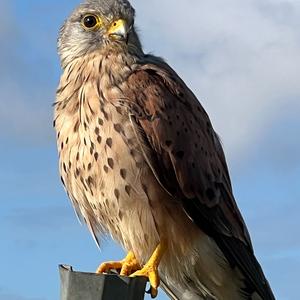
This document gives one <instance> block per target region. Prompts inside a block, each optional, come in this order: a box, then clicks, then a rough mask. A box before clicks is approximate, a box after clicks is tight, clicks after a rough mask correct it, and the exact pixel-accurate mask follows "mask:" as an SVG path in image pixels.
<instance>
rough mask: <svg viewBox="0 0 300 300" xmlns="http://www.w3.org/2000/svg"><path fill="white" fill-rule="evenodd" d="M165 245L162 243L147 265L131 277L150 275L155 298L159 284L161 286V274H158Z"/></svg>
mask: <svg viewBox="0 0 300 300" xmlns="http://www.w3.org/2000/svg"><path fill="white" fill-rule="evenodd" d="M165 248H166V247H165V245H164V243H160V244H159V245H158V246H157V248H156V249H155V251H154V252H153V254H152V255H151V257H150V259H149V261H148V262H147V263H146V264H145V266H144V267H143V268H142V269H141V270H138V271H136V272H135V273H133V274H131V275H130V277H135V276H145V277H148V279H149V282H150V285H151V288H150V293H151V297H152V298H155V297H156V296H157V294H158V291H157V289H158V286H159V282H160V279H159V275H158V265H159V263H160V260H161V258H162V256H163V254H164V252H165Z"/></svg>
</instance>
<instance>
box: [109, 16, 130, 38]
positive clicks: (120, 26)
mask: <svg viewBox="0 0 300 300" xmlns="http://www.w3.org/2000/svg"><path fill="white" fill-rule="evenodd" d="M126 31H127V22H126V21H125V20H123V19H119V20H117V21H114V22H113V23H112V24H111V25H110V27H109V29H108V32H107V33H108V34H109V35H113V34H118V33H121V32H122V33H123V32H124V33H126Z"/></svg>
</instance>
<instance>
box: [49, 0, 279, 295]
mask: <svg viewBox="0 0 300 300" xmlns="http://www.w3.org/2000/svg"><path fill="white" fill-rule="evenodd" d="M90 11H92V12H93V13H95V11H96V12H97V13H98V12H99V14H100V15H101V16H102V15H103V16H104V17H103V19H104V20H105V21H103V22H104V25H103V28H104V27H105V26H106V25H105V24H106V23H107V24H109V23H110V22H111V21H112V20H114V18H120V17H122V18H124V19H126V20H127V21H128V22H129V23H130V22H133V15H134V13H133V9H132V8H131V6H130V5H129V3H128V1H126V0H105V1H103V3H102V1H98V0H89V1H86V3H85V4H84V5H81V6H80V7H79V8H78V9H77V10H75V12H74V13H73V14H72V16H71V18H70V19H69V20H68V21H67V22H66V24H65V25H64V27H63V28H62V30H61V34H60V39H59V51H60V55H61V61H62V67H63V74H62V77H61V80H60V85H59V88H58V90H57V99H56V103H55V121H54V125H55V129H56V132H57V145H58V150H59V163H60V173H61V178H62V182H63V184H64V186H65V188H66V190H67V192H68V195H69V197H70V199H71V201H72V203H73V206H74V208H75V210H76V212H77V214H78V216H79V218H80V219H83V220H84V221H85V223H86V224H87V226H88V228H89V229H90V231H91V233H92V234H93V236H94V237H95V239H96V241H97V239H98V237H99V235H101V233H109V234H111V236H112V237H113V238H114V239H115V240H116V241H118V242H119V243H120V244H121V245H122V246H123V247H124V249H126V250H127V251H130V250H131V251H133V253H134V254H135V256H136V257H137V259H138V261H139V262H140V263H145V262H146V261H147V259H148V258H149V256H150V255H151V253H152V252H153V250H154V249H155V247H156V246H157V245H158V243H159V242H160V241H161V240H162V239H163V240H165V241H166V243H167V253H166V254H165V255H164V257H163V260H162V262H161V265H160V269H159V270H160V275H161V278H162V280H163V284H164V287H165V289H166V290H167V291H168V293H169V295H170V296H171V295H172V296H173V297H174V298H176V299H232V300H235V299H236V300H237V299H273V298H272V294H271V291H270V290H269V287H268V284H267V283H266V281H265V278H264V275H263V273H262V271H261V269H260V267H259V264H258V263H257V261H256V259H255V257H254V255H253V250H252V246H251V242H250V237H249V234H248V231H247V229H246V226H245V224H244V222H243V219H242V217H241V214H240V212H239V210H238V208H237V206H236V203H235V200H234V197H233V195H232V189H231V183H230V178H229V174H228V170H227V166H226V162H225V157H224V154H223V151H222V147H221V144H220V142H219V139H218V137H217V135H216V133H215V132H214V130H213V128H212V125H211V122H210V120H209V118H208V116H207V114H206V112H205V111H204V109H203V107H202V106H201V105H200V104H199V102H198V101H197V99H196V97H195V96H194V95H193V93H192V92H191V91H190V90H189V89H188V88H187V86H186V85H185V84H184V82H183V81H182V80H181V79H180V78H179V77H178V75H177V74H176V73H175V72H174V71H173V70H172V69H171V68H170V67H169V66H168V65H167V64H166V63H164V62H163V60H161V59H159V58H157V57H154V56H151V55H145V54H143V51H142V48H141V45H140V43H139V40H138V38H137V35H136V33H135V30H134V27H133V26H131V27H130V29H129V33H128V38H127V40H126V41H121V42H120V41H113V42H112V41H110V40H109V39H108V38H107V37H105V30H104V29H101V30H102V31H101V32H100V33H101V34H100V33H99V36H101V35H102V37H101V38H99V36H98V35H96V34H94V33H87V32H86V33H85V32H84V31H82V32H81V29H80V27H79V26H80V25H79V24H77V23H78V21H79V20H80V18H81V17H82V15H84V13H86V12H90ZM109 11H111V14H108V15H107V12H109ZM114 14H116V15H114ZM105 22H106V23H105ZM72 26H73V27H75V29H76V30H75V29H74V28H73V27H72ZM107 26H108V25H107ZM105 28H106V27H105ZM87 34H89V37H87V36H86V35H87ZM74 37H76V38H74ZM82 40H84V42H82ZM89 43H90V44H89Z"/></svg>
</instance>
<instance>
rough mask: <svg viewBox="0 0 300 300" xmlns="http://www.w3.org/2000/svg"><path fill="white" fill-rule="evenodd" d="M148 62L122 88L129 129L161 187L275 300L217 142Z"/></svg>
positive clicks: (160, 67)
mask: <svg viewBox="0 0 300 300" xmlns="http://www.w3.org/2000/svg"><path fill="white" fill-rule="evenodd" d="M153 61H155V59H153V58H151V62H150V63H148V64H145V65H142V66H141V67H140V68H139V69H138V70H137V71H135V72H133V73H132V74H131V76H130V77H129V78H128V81H127V87H128V88H126V89H123V92H124V96H125V98H126V99H127V102H128V103H127V105H128V106H129V112H130V118H131V121H132V126H133V128H134V129H135V132H136V135H137V137H138V139H139V142H140V145H141V148H142V150H143V152H144V156H145V158H146V160H147V162H148V164H149V166H150V168H151V169H152V171H153V173H154V175H155V176H156V178H157V180H158V182H159V183H160V184H161V186H162V187H163V188H164V189H165V190H166V191H168V193H169V194H171V195H173V197H174V199H176V200H178V201H181V202H182V205H183V208H184V209H185V211H186V213H187V214H188V215H189V217H190V218H191V219H192V220H193V221H194V222H195V223H196V224H197V225H198V226H199V227H200V228H201V229H202V230H204V231H205V232H206V233H207V234H209V235H210V236H211V237H212V238H214V240H215V241H216V243H217V244H218V246H219V248H220V249H221V250H222V252H223V253H224V255H225V257H226V258H227V260H228V262H229V263H230V264H231V266H232V267H233V268H234V267H238V268H239V269H240V270H241V271H242V273H243V274H244V275H245V277H246V279H247V284H248V286H249V288H250V289H253V290H254V291H255V290H256V291H257V292H258V293H259V294H260V295H261V296H262V297H263V299H274V296H273V295H272V292H271V290H270V288H269V286H268V283H267V281H266V279H265V277H264V275H263V272H262V270H261V267H260V265H259V263H258V262H257V260H256V258H255V256H254V253H253V249H252V245H251V241H250V237H249V233H248V231H247V228H246V226H245V223H244V221H243V218H242V216H241V214H240V212H239V209H238V207H237V205H236V202H235V200H234V196H233V193H232V187H231V182H230V177H229V173H228V169H227V165H226V160H225V156H224V153H223V150H222V146H221V143H220V141H219V138H218V136H217V134H216V133H215V131H214V130H213V127H212V124H211V122H210V120H209V117H208V115H207V113H206V112H205V110H204V109H203V107H202V106H201V104H200V103H199V102H198V100H197V98H196V97H195V96H194V94H193V93H192V92H191V91H190V90H189V89H188V87H187V86H186V85H185V84H184V82H183V81H182V80H181V79H180V78H179V76H178V75H177V74H176V73H175V72H174V71H173V70H172V69H171V68H170V67H169V66H168V65H167V64H165V63H163V62H162V61H160V60H159V61H157V62H156V64H155V63H153Z"/></svg>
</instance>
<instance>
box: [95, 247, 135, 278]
mask: <svg viewBox="0 0 300 300" xmlns="http://www.w3.org/2000/svg"><path fill="white" fill-rule="evenodd" d="M138 269H140V265H139V263H138V261H137V260H136V258H135V256H134V254H133V252H132V251H129V252H128V254H127V256H126V257H125V258H124V259H123V260H121V261H109V262H104V263H102V264H101V265H100V266H99V267H98V269H97V271H96V273H97V274H102V273H108V272H109V271H110V270H117V271H120V275H121V276H129V275H130V274H131V273H132V272H135V271H136V270H138Z"/></svg>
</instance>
